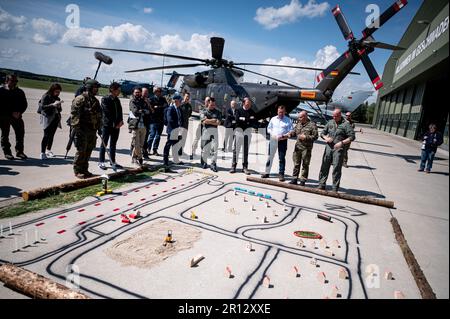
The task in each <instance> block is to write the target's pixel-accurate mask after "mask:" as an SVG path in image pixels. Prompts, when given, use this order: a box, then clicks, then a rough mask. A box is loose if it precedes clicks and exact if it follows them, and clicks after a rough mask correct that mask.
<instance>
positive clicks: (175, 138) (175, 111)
mask: <svg viewBox="0 0 450 319" xmlns="http://www.w3.org/2000/svg"><path fill="white" fill-rule="evenodd" d="M172 100H173V102H172V104H171V105H170V106H169V108H167V110H166V112H165V114H164V124H165V125H166V126H167V142H166V145H165V146H164V172H166V173H174V172H173V171H172V170H171V169H170V167H169V152H170V149H171V148H172V147H173V146H174V145H175V144H177V143H178V142H179V140H180V139H179V136H180V135H182V134H181V133H182V132H181V130H182V128H183V115H182V113H181V109H180V106H181V100H182V98H181V95H179V94H175V95H174V96H173V98H172ZM172 155H173V157H174V162H175V163H178V156H177V155H178V151H174V150H172Z"/></svg>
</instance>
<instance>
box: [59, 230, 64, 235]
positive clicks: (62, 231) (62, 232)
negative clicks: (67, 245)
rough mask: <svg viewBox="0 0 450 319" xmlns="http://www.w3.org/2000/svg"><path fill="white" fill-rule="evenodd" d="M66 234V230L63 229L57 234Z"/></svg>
mask: <svg viewBox="0 0 450 319" xmlns="http://www.w3.org/2000/svg"><path fill="white" fill-rule="evenodd" d="M65 232H66V230H65V229H63V230H60V231H59V232H58V234H60V235H61V234H64V233H65Z"/></svg>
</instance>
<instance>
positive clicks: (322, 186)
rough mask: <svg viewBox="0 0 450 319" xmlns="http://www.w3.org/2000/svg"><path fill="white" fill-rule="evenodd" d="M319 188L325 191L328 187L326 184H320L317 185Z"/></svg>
mask: <svg viewBox="0 0 450 319" xmlns="http://www.w3.org/2000/svg"><path fill="white" fill-rule="evenodd" d="M317 188H318V189H320V190H321V191H324V190H325V189H326V186H325V185H319V187H317Z"/></svg>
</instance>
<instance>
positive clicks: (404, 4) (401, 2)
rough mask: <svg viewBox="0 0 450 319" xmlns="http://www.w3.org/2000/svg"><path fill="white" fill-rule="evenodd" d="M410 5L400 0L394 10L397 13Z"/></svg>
mask: <svg viewBox="0 0 450 319" xmlns="http://www.w3.org/2000/svg"><path fill="white" fill-rule="evenodd" d="M407 4H408V1H407V0H399V1H397V2H396V3H395V5H394V10H395V11H396V12H397V11H399V10H400V9H401V8H403V7H404V6H406V5H407Z"/></svg>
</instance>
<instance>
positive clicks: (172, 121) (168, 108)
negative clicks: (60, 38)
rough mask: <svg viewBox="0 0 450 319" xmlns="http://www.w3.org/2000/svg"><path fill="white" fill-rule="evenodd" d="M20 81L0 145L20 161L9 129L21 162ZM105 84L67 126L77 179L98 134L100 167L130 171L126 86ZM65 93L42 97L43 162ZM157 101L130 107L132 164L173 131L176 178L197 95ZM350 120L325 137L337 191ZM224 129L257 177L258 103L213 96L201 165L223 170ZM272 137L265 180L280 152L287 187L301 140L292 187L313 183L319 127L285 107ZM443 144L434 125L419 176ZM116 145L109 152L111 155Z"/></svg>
mask: <svg viewBox="0 0 450 319" xmlns="http://www.w3.org/2000/svg"><path fill="white" fill-rule="evenodd" d="M17 83H18V78H17V76H16V75H8V76H7V77H6V81H5V84H4V85H3V86H2V87H0V101H1V102H2V107H1V108H0V128H1V147H2V149H3V152H4V154H5V157H6V159H8V160H13V159H14V156H13V154H12V152H11V144H10V143H9V133H10V128H11V127H12V128H13V129H14V132H15V135H16V145H15V151H16V157H17V158H20V159H23V160H25V159H27V158H28V157H27V156H26V155H25V153H24V136H25V125H24V121H23V118H22V116H23V113H24V112H25V111H26V109H27V106H28V104H27V99H26V97H25V93H24V92H23V90H21V89H20V88H18V86H17ZM99 87H100V84H99V82H97V81H96V80H92V79H89V78H86V79H85V81H84V84H83V86H82V87H81V88H80V89H79V90H78V91H77V93H76V97H75V99H74V100H73V102H72V105H71V116H70V118H69V121H68V123H69V124H70V126H71V139H73V143H74V145H75V147H76V149H77V152H76V154H75V158H74V162H73V170H74V173H75V176H76V177H78V178H88V177H91V176H92V175H93V174H92V173H90V172H89V170H88V162H89V159H90V157H91V154H92V151H93V149H94V148H95V147H96V144H97V135H98V136H100V137H101V144H100V154H99V163H98V166H99V168H101V169H103V170H106V169H107V165H106V153H108V156H109V160H110V164H111V167H112V168H113V169H114V170H116V169H121V168H123V167H122V166H121V165H119V164H118V163H117V162H116V147H117V141H118V139H119V134H120V129H121V128H122V127H123V126H124V124H125V123H124V118H123V108H122V105H121V102H120V99H119V95H120V93H121V88H120V84H119V83H116V82H113V83H111V85H110V86H109V94H108V95H107V96H104V97H103V98H102V99H101V102H100V101H99V100H98V99H97V97H96V96H97V94H98V90H99ZM61 91H62V87H61V85H60V84H57V83H55V84H52V85H51V86H50V88H49V89H48V91H47V92H46V93H45V94H44V95H43V96H42V98H41V99H40V101H39V104H38V113H39V114H40V124H41V126H42V128H43V131H44V134H43V138H42V141H41V145H40V147H41V152H40V158H41V159H42V160H46V159H48V158H52V157H54V156H55V155H54V154H53V152H52V146H53V140H54V136H55V133H56V131H57V129H58V128H61V112H62V104H63V103H64V101H62V100H61V99H60V97H59V96H60V93H61ZM153 93H154V94H153V97H151V98H150V92H149V91H148V89H147V88H139V87H136V88H135V89H134V90H133V96H132V98H131V100H130V104H129V116H128V129H129V132H130V133H131V134H132V142H131V158H132V163H134V164H136V165H139V166H143V160H144V159H149V156H150V155H152V156H160V155H159V153H158V149H159V144H160V140H161V135H162V133H163V129H164V127H167V131H166V132H167V135H168V137H167V141H166V144H165V146H164V151H163V161H164V169H165V171H166V172H171V170H170V163H169V154H170V150H172V156H173V160H174V162H175V163H177V164H184V163H182V162H180V161H179V156H181V155H183V154H184V155H187V154H185V153H184V151H183V150H184V149H185V146H186V145H185V143H186V136H187V133H188V130H189V119H190V117H191V115H192V111H193V108H192V105H191V103H190V94H189V93H184V95H183V96H181V95H179V94H175V95H174V96H172V97H171V99H170V103H168V100H167V99H166V98H165V97H164V96H163V95H162V89H161V88H159V87H155V88H154V91H153ZM346 117H347V118H346V119H345V118H344V117H343V115H342V112H341V110H339V109H336V110H335V111H334V112H333V120H331V121H329V122H328V123H327V124H326V126H325V128H324V129H323V130H322V132H321V134H320V137H321V138H322V139H323V140H324V141H325V143H326V146H325V151H324V154H323V157H322V166H321V169H320V173H319V188H320V189H325V187H326V182H327V179H328V175H329V172H330V169H331V165H332V166H333V171H332V179H333V190H334V191H338V189H339V186H340V179H341V176H342V167H347V160H348V149H349V148H350V144H351V143H352V141H354V140H355V131H354V128H355V126H354V123H353V121H352V120H351V114H350V113H347V114H346ZM220 125H223V126H224V127H225V136H224V139H223V148H222V150H223V151H224V152H232V153H233V157H232V163H231V169H230V171H229V172H230V173H232V174H234V173H236V172H237V165H238V159H239V158H240V157H239V155H240V152H241V149H242V153H243V156H242V171H243V173H245V174H247V175H250V174H251V172H250V170H249V160H248V157H249V148H250V145H251V140H252V131H253V130H254V129H256V128H258V121H257V116H256V113H255V112H254V110H253V109H252V101H251V99H250V98H248V97H246V98H244V99H243V103H242V106H241V107H239V106H238V103H237V101H235V100H233V101H231V102H230V107H229V108H228V109H226V111H225V113H224V114H222V112H221V111H219V110H218V109H217V105H216V101H215V99H214V98H213V97H206V98H205V103H204V105H203V106H202V110H201V112H200V125H199V127H198V129H197V130H196V132H195V138H194V142H193V144H192V146H191V154H190V159H191V160H192V159H193V158H194V154H195V151H196V149H197V147H198V144H199V142H200V141H201V144H200V145H201V160H200V164H201V167H202V168H203V169H206V168H208V160H210V165H209V166H210V168H211V170H212V171H214V172H217V171H218V168H217V155H218V149H219V138H218V136H219V133H218V127H219V126H220ZM267 134H268V136H269V142H268V146H269V147H268V158H267V162H266V169H265V172H264V173H263V174H262V176H261V177H262V178H268V177H269V174H270V171H271V167H272V164H273V160H274V156H275V154H276V152H277V151H278V156H279V180H280V181H285V169H286V155H287V154H286V153H287V141H288V139H290V138H292V137H296V139H297V141H296V144H295V149H294V152H293V155H292V158H293V163H294V170H293V174H292V176H293V178H292V180H291V181H290V183H291V184H300V185H301V186H304V185H305V184H306V181H307V180H308V175H309V166H310V162H311V156H312V150H313V146H314V142H315V141H316V140H317V139H318V138H319V134H318V130H317V127H316V125H315V124H314V123H313V122H312V121H310V120H309V118H308V116H307V113H306V112H301V113H300V114H299V120H298V123H297V124H296V126H295V127H294V125H293V123H292V121H291V119H290V118H289V116H288V115H287V114H286V108H285V107H284V106H282V105H281V106H278V109H277V116H275V117H273V118H272V119H271V120H270V122H269V125H268V127H267ZM442 143H443V138H442V134H441V133H439V132H437V127H436V125H434V124H431V125H430V126H429V131H428V132H427V133H425V134H424V136H423V147H422V155H421V164H420V168H419V171H426V172H427V173H429V172H430V171H431V168H432V164H433V160H434V156H435V154H436V151H437V147H439V145H441V144H442ZM108 144H109V151H108V149H107V148H108Z"/></svg>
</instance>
